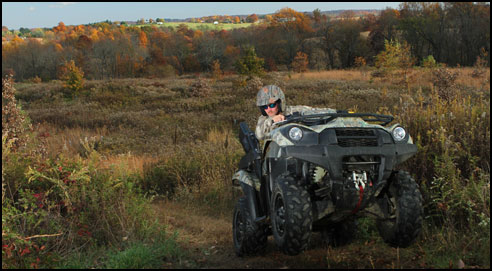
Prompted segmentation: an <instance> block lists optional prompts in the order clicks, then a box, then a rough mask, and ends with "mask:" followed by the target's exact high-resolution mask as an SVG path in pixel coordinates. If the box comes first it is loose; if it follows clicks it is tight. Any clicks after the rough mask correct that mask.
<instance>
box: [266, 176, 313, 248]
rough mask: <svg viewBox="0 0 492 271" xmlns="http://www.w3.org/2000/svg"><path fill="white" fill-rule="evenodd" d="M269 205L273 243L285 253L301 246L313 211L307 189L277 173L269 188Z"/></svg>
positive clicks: (305, 242) (307, 237)
mask: <svg viewBox="0 0 492 271" xmlns="http://www.w3.org/2000/svg"><path fill="white" fill-rule="evenodd" d="M270 206H271V207H272V208H271V220H272V233H273V237H274V239H275V243H276V244H277V246H278V247H279V248H280V249H281V250H282V252H283V253H285V254H288V255H297V254H299V253H300V252H302V251H303V250H305V249H306V248H307V246H308V244H309V240H310V238H311V231H312V225H313V211H312V204H311V199H310V196H309V193H308V192H307V190H306V189H305V188H304V187H303V186H300V185H298V184H297V183H296V182H295V180H294V179H292V178H290V177H280V178H279V179H278V180H277V182H276V183H275V186H274V188H273V193H272V202H271V205H270Z"/></svg>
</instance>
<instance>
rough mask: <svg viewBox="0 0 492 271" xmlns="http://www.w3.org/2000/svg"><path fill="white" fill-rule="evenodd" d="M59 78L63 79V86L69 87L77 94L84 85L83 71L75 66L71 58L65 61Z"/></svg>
mask: <svg viewBox="0 0 492 271" xmlns="http://www.w3.org/2000/svg"><path fill="white" fill-rule="evenodd" d="M60 79H61V80H63V81H64V84H63V86H64V87H65V88H67V89H69V90H70V91H71V92H72V94H77V93H78V91H79V90H81V89H82V87H83V86H84V72H83V71H82V70H81V69H80V68H78V67H77V66H75V62H74V61H73V60H70V61H69V62H65V64H64V66H63V67H62V76H61V78H60Z"/></svg>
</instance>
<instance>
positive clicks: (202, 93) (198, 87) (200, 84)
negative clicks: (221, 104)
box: [190, 77, 212, 97]
mask: <svg viewBox="0 0 492 271" xmlns="http://www.w3.org/2000/svg"><path fill="white" fill-rule="evenodd" d="M211 91H212V89H211V88H210V85H209V84H208V82H207V80H206V79H204V78H201V77H198V78H197V79H196V80H195V81H194V82H193V84H192V85H191V88H190V94H191V96H192V97H206V96H208V95H209V94H210V92H211Z"/></svg>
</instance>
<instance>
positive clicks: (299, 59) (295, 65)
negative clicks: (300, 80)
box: [291, 52, 308, 72]
mask: <svg viewBox="0 0 492 271" xmlns="http://www.w3.org/2000/svg"><path fill="white" fill-rule="evenodd" d="M307 65H308V56H307V55H306V54H305V53H303V52H297V55H296V56H295V57H294V60H293V61H292V64H291V66H292V69H293V70H294V71H295V72H306V71H307Z"/></svg>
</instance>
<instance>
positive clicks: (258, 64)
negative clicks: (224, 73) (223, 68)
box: [235, 47, 265, 78]
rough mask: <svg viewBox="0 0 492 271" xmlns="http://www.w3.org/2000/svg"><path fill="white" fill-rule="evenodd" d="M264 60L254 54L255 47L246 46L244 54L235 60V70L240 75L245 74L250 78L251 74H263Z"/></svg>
mask: <svg viewBox="0 0 492 271" xmlns="http://www.w3.org/2000/svg"><path fill="white" fill-rule="evenodd" d="M264 65H265V61H264V60H263V58H259V57H257V56H256V52H255V48H254V47H248V48H247V49H246V52H245V55H244V56H243V57H241V58H240V59H238V60H237V62H236V65H235V66H236V71H237V72H238V73H239V74H241V75H246V76H248V77H249V78H251V77H252V76H253V75H256V76H263V75H264V73H265V71H264V69H263V66H264Z"/></svg>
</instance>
